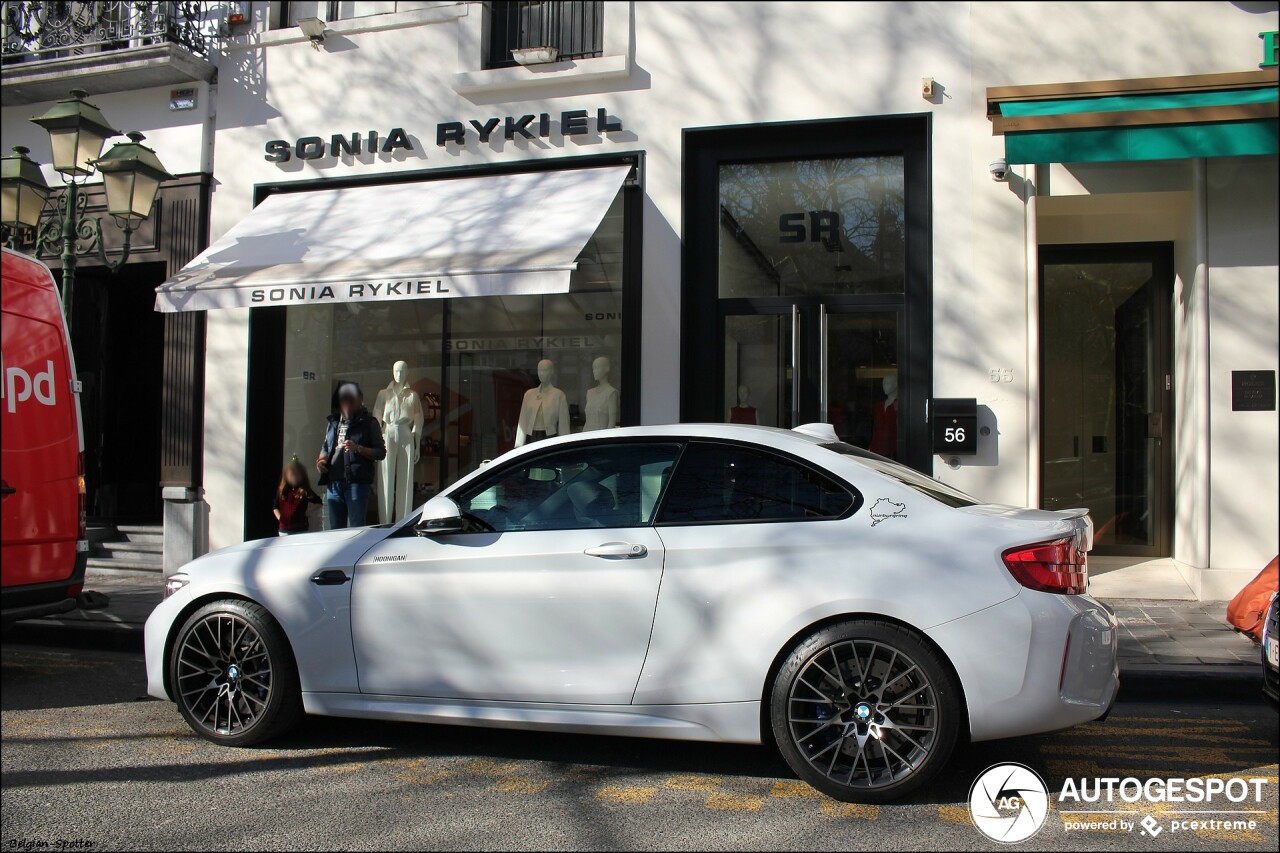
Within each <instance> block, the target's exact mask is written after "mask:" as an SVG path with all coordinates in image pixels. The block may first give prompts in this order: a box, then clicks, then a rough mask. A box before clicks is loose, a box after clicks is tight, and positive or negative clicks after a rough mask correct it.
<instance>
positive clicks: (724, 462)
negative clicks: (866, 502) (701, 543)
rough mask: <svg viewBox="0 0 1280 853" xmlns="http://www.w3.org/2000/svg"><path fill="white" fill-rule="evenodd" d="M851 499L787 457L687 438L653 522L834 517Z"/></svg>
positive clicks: (834, 484) (715, 521)
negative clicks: (657, 516) (683, 450)
mask: <svg viewBox="0 0 1280 853" xmlns="http://www.w3.org/2000/svg"><path fill="white" fill-rule="evenodd" d="M855 500H856V497H855V495H853V494H851V493H850V492H849V490H848V489H846V488H845V487H844V486H842V485H840V484H838V483H836V482H835V481H834V480H832V479H830V478H829V477H825V476H823V475H822V474H820V473H818V472H817V471H814V470H813V469H811V468H809V467H807V466H805V465H802V464H800V463H798V462H795V461H793V460H791V459H787V458H785V457H782V456H779V455H776V454H773V453H769V452H766V451H757V450H752V449H749V448H745V447H740V446H737V445H731V444H716V443H709V442H691V443H690V444H689V446H688V447H687V448H686V449H685V452H684V455H683V456H682V457H681V459H680V464H679V466H678V467H677V468H676V471H675V473H674V475H673V477H672V480H671V484H670V485H669V486H668V488H667V494H666V496H665V497H664V498H663V504H662V512H661V515H660V516H659V518H658V524H662V525H683V524H715V523H725V522H751V521H794V520H800V519H816V518H836V517H839V516H842V515H844V514H845V513H846V512H847V511H848V510H849V509H850V508H851V507H853V506H854V502H855Z"/></svg>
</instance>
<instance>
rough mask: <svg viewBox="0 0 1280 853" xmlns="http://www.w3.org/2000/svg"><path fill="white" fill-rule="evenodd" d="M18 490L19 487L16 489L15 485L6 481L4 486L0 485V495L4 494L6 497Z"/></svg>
mask: <svg viewBox="0 0 1280 853" xmlns="http://www.w3.org/2000/svg"><path fill="white" fill-rule="evenodd" d="M17 491H18V490H17V489H15V488H14V487H13V486H10V485H9V484H8V483H5V484H4V485H3V486H0V495H3V496H4V497H6V498H7V497H9V495H12V494H14V493H15V492H17Z"/></svg>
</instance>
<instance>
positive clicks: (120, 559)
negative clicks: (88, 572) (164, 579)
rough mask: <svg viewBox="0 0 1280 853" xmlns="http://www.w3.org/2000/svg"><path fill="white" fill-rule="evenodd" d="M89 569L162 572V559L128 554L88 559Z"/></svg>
mask: <svg viewBox="0 0 1280 853" xmlns="http://www.w3.org/2000/svg"><path fill="white" fill-rule="evenodd" d="M88 567H89V568H91V569H120V570H124V571H139V572H163V571H164V558H163V557H161V556H160V555H159V554H138V553H135V554H129V555H127V556H126V555H120V556H115V557H90V558H89V561H88Z"/></svg>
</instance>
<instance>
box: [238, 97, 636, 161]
mask: <svg viewBox="0 0 1280 853" xmlns="http://www.w3.org/2000/svg"><path fill="white" fill-rule="evenodd" d="M553 130H556V131H558V136H559V137H560V138H562V139H563V138H567V137H570V136H586V135H590V134H591V133H592V132H593V131H594V132H595V133H598V134H601V135H603V134H606V133H617V132H619V131H621V130H622V121H621V120H620V119H618V118H616V117H612V116H610V115H609V111H608V110H606V109H605V108H603V107H600V108H598V109H597V110H596V111H595V114H594V115H592V114H591V112H590V111H588V110H562V111H561V112H559V113H536V114H535V113H528V114H526V115H520V116H491V117H489V118H486V119H468V120H467V121H465V122H463V121H442V122H440V123H438V124H437V125H436V145H438V146H441V147H444V146H447V145H458V146H462V147H465V146H466V145H467V144H468V143H470V142H471V141H473V140H475V141H478V142H480V143H482V144H483V143H489V142H496V141H498V140H500V139H501V140H516V139H550V138H552V132H553ZM413 147H414V143H413V138H412V137H411V136H410V135H409V134H408V133H406V132H405V130H404V128H402V127H393V128H391V130H390V131H388V132H387V133H386V134H382V133H380V132H379V131H377V130H370V131H365V132H361V131H353V132H351V133H334V134H331V135H330V136H329V137H328V138H327V139H326V138H325V137H322V136H302V137H299V138H298V139H296V140H294V141H293V142H290V141H289V140H287V139H272V140H269V141H268V142H267V143H266V145H265V147H264V150H263V159H265V160H266V161H267V162H269V163H287V162H288V161H290V160H294V159H297V160H320V159H323V158H325V157H338V156H340V155H343V154H349V155H351V156H359V155H361V154H378V153H381V154H394V153H395V152H396V151H401V150H403V151H412V150H413Z"/></svg>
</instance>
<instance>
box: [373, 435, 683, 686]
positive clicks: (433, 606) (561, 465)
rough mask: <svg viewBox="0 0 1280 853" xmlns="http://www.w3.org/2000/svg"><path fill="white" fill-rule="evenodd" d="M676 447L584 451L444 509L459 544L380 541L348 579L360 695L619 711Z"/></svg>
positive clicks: (646, 605)
mask: <svg viewBox="0 0 1280 853" xmlns="http://www.w3.org/2000/svg"><path fill="white" fill-rule="evenodd" d="M680 450H681V445H680V443H678V442H672V441H665V442H652V441H649V442H636V441H633V442H619V441H600V442H580V443H574V444H571V445H568V446H565V445H559V446H556V447H551V448H548V449H547V450H546V451H544V452H541V453H533V454H530V455H526V456H523V457H520V458H519V459H517V460H514V461H513V462H512V463H511V464H508V465H503V466H501V467H500V468H498V469H496V470H494V471H493V472H492V473H491V474H487V475H486V476H484V477H481V478H479V479H478V480H476V481H473V483H472V484H468V485H467V486H466V487H465V488H463V489H460V490H458V491H457V492H456V493H455V494H451V495H449V496H450V497H452V498H453V499H454V500H455V501H457V503H458V505H459V507H460V508H461V510H462V511H463V513H464V517H466V518H467V519H468V520H469V522H470V523H471V526H472V527H473V528H475V529H474V530H471V531H469V532H463V533H455V534H450V535H445V536H436V537H432V538H425V537H419V536H417V535H415V534H414V532H413V529H412V526H409V527H407V528H405V530H404V531H403V535H399V536H394V537H391V538H389V539H387V540H384V541H383V542H382V543H380V544H379V545H377V546H375V547H374V548H373V549H371V550H370V551H369V552H368V553H366V554H365V555H364V556H363V557H362V558H361V559H360V561H359V563H358V564H357V565H356V568H355V578H354V583H353V588H352V600H351V609H352V637H353V641H354V645H355V651H356V663H357V666H358V669H359V677H360V690H361V692H363V693H375V694H388V695H400V696H420V697H435V698H452V699H476V700H495V701H516V702H566V703H580V704H601V705H622V704H627V703H629V702H630V701H631V698H632V694H633V693H634V691H635V686H636V682H637V680H638V679H639V676H640V669H641V667H642V665H643V663H644V657H645V653H646V650H647V648H648V643H649V634H650V630H651V628H652V625H653V614H654V608H655V607H656V601H657V596H658V585H659V582H660V581H661V578H662V565H663V557H664V554H663V548H662V540H661V539H660V538H659V537H658V535H657V534H656V533H655V532H654V530H653V527H652V524H651V522H652V517H653V513H654V510H655V508H656V506H657V505H658V499H659V497H660V493H661V491H662V488H663V485H664V484H665V481H666V475H667V474H668V473H669V472H670V470H671V468H672V466H673V465H674V463H675V461H676V458H677V457H678V456H679V453H680Z"/></svg>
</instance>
